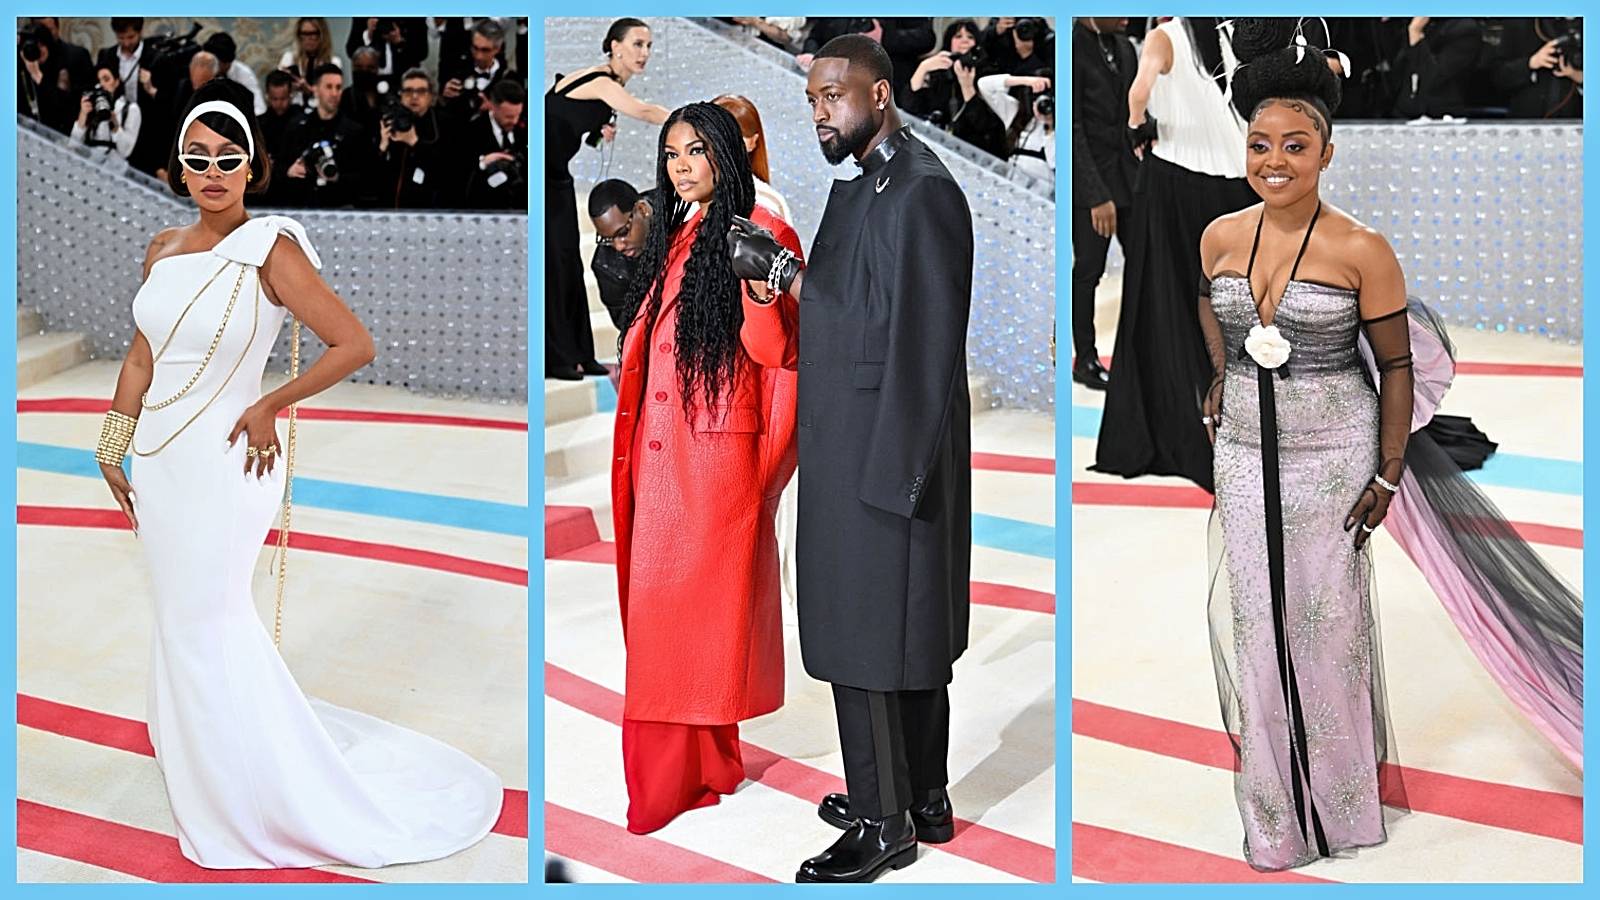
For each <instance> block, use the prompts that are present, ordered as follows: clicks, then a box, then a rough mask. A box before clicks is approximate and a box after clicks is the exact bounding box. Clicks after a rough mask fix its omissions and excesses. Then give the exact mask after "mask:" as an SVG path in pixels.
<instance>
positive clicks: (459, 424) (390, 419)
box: [17, 397, 528, 431]
mask: <svg viewBox="0 0 1600 900" xmlns="http://www.w3.org/2000/svg"><path fill="white" fill-rule="evenodd" d="M110 408H111V401H110V400H102V399H99V398H94V397H45V398H36V399H28V400H18V401H17V412H18V413H103V412H105V411H106V410H108V409H110ZM288 415H289V412H288V410H285V411H283V412H282V413H279V416H280V417H283V418H287V417H288ZM300 418H301V419H303V420H306V421H311V422H375V423H384V424H391V425H440V426H446V427H451V428H487V429H490V430H494V431H527V430H528V423H527V422H521V421H517V420H514V419H488V418H484V417H481V416H445V415H435V414H432V413H405V412H385V411H382V410H374V409H339V408H334V407H310V406H302V407H300Z"/></svg>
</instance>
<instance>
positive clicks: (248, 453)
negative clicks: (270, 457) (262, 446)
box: [244, 447, 261, 456]
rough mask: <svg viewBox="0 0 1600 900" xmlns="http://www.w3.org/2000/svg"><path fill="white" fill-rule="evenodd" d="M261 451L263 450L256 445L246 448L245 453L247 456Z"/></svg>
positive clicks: (255, 454)
mask: <svg viewBox="0 0 1600 900" xmlns="http://www.w3.org/2000/svg"><path fill="white" fill-rule="evenodd" d="M260 453H261V451H260V450H257V449H256V448H254V447H246V448H244V455H245V456H257V455H259V454H260Z"/></svg>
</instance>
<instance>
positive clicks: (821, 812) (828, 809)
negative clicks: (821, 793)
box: [817, 788, 956, 844]
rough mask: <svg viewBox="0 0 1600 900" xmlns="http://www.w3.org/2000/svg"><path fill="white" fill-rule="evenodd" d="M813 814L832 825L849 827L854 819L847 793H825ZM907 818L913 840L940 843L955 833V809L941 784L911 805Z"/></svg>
mask: <svg viewBox="0 0 1600 900" xmlns="http://www.w3.org/2000/svg"><path fill="white" fill-rule="evenodd" d="M817 816H818V817H819V818H821V819H822V821H824V822H827V823H828V824H829V825H832V826H833V827H835V828H849V827H850V826H851V825H852V824H854V823H855V817H854V816H852V815H850V797H849V795H848V794H829V795H828V796H826V797H823V798H822V802H821V803H819V804H817ZM911 821H912V823H913V824H915V825H916V828H917V840H918V841H919V842H921V843H924V844H943V843H945V842H947V841H949V840H950V839H951V838H953V837H955V836H956V823H955V813H954V811H953V810H951V808H950V794H949V792H947V791H946V790H945V789H944V788H940V789H939V790H938V791H936V792H934V794H933V795H932V796H931V797H929V798H928V799H927V800H924V801H923V802H922V803H918V804H917V805H916V806H913V807H911Z"/></svg>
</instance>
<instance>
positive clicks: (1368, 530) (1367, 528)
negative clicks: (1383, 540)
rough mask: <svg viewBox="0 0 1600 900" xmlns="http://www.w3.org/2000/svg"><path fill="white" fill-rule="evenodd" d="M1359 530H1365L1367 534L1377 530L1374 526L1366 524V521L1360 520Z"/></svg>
mask: <svg viewBox="0 0 1600 900" xmlns="http://www.w3.org/2000/svg"><path fill="white" fill-rule="evenodd" d="M1361 530H1362V531H1365V532H1366V533H1367V534H1371V533H1373V532H1374V531H1377V530H1378V529H1376V528H1374V527H1372V526H1371V525H1368V524H1367V523H1365V522H1362V523H1361Z"/></svg>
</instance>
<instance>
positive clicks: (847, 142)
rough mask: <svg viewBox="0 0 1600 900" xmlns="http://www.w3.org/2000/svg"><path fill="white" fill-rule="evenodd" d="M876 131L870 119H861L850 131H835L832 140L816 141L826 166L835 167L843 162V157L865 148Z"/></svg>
mask: <svg viewBox="0 0 1600 900" xmlns="http://www.w3.org/2000/svg"><path fill="white" fill-rule="evenodd" d="M877 131H878V129H877V126H875V125H873V124H872V121H871V120H870V119H863V120H862V121H861V123H860V124H858V125H856V126H855V127H854V128H852V129H851V130H850V131H835V132H834V133H833V137H832V138H830V139H828V140H818V141H817V143H818V145H819V146H821V148H822V158H823V159H825V160H827V161H828V165H830V166H837V165H838V164H839V163H842V162H844V160H845V157H847V156H852V155H854V154H855V152H856V151H857V150H860V149H861V148H862V147H865V146H866V145H867V142H868V141H870V140H872V136H873V135H874V134H876V133H877Z"/></svg>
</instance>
